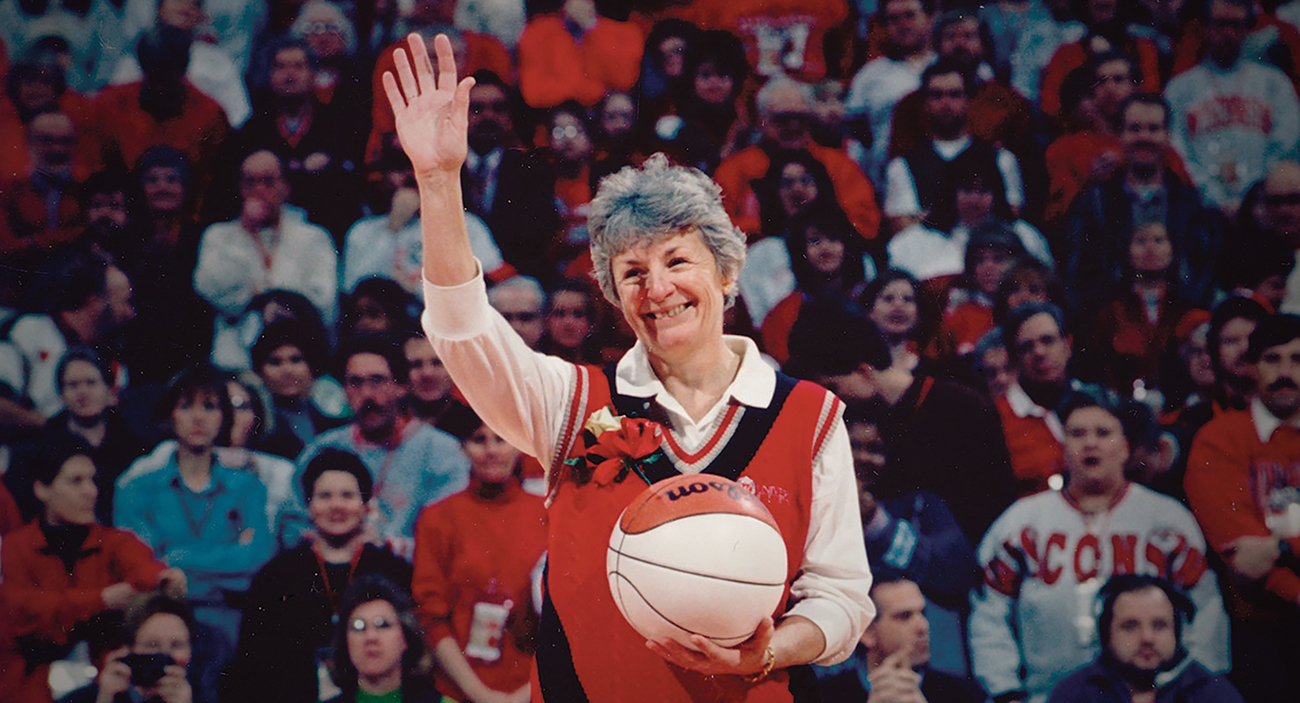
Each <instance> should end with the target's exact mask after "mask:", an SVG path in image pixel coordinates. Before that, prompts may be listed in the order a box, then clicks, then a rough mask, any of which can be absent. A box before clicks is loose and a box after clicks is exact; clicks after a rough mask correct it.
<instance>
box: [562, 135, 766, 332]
mask: <svg viewBox="0 0 1300 703" xmlns="http://www.w3.org/2000/svg"><path fill="white" fill-rule="evenodd" d="M587 228H588V230H589V232H590V234H591V260H592V265H593V268H594V269H595V270H594V272H593V275H594V276H595V277H596V283H598V284H599V285H600V291H601V293H603V294H604V295H605V298H606V299H607V300H609V302H611V303H613V304H614V305H615V306H617V305H618V304H619V303H618V291H617V290H615V287H614V272H613V267H612V263H613V259H614V257H615V256H618V255H619V254H621V253H623V252H625V251H627V250H628V249H631V248H633V247H636V246H639V245H642V244H645V243H647V242H649V241H651V240H655V239H659V238H661V237H668V236H672V235H676V234H680V233H682V232H688V231H691V230H694V231H696V232H699V233H700V237H701V238H702V239H703V240H704V244H705V245H706V246H708V248H709V251H710V252H712V253H713V259H714V261H715V262H717V265H718V271H719V272H721V273H722V277H723V278H725V279H726V280H728V281H735V280H737V279H738V278H739V277H740V269H741V268H742V267H743V266H744V265H745V235H744V233H743V232H741V231H740V230H739V229H737V228H736V226H735V225H733V224H731V218H730V217H729V216H728V215H727V211H726V210H724V209H723V207H722V188H721V187H719V186H718V184H717V183H714V182H713V180H712V179H710V178H709V177H708V176H706V175H704V174H703V173H702V172H700V171H699V170H697V169H694V168H688V167H685V166H673V165H672V164H670V163H668V158H667V157H666V156H664V155H663V154H655V155H654V156H651V157H650V158H649V159H647V160H646V162H645V164H644V165H642V166H641V167H640V168H636V167H634V166H627V167H625V168H623V169H622V170H620V171H619V172H618V173H615V174H613V175H611V176H609V177H607V178H605V179H604V180H603V181H601V182H600V188H599V190H597V192H596V197H595V198H593V199H592V201H591V206H590V210H589V212H588V217H587ZM735 298H736V294H735V292H734V287H733V290H732V291H729V292H728V293H727V305H728V306H730V305H731V304H732V303H733V302H735Z"/></svg>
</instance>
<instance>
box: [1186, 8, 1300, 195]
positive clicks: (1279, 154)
mask: <svg viewBox="0 0 1300 703" xmlns="http://www.w3.org/2000/svg"><path fill="white" fill-rule="evenodd" d="M1252 26H1254V9H1253V3H1251V2H1250V1H1249V0H1212V2H1210V4H1209V17H1208V19H1207V22H1206V35H1205V43H1206V56H1205V59H1204V60H1203V61H1202V62H1201V63H1200V64H1199V65H1197V66H1196V67H1194V68H1192V69H1190V70H1188V71H1185V72H1183V73H1181V74H1179V75H1178V76H1176V77H1175V78H1174V79H1173V80H1171V81H1169V85H1168V87H1167V88H1165V99H1166V100H1167V101H1168V102H1169V108H1170V113H1171V116H1172V118H1173V119H1172V120H1171V124H1170V141H1171V143H1172V144H1173V146H1174V149H1176V150H1177V151H1178V153H1179V154H1180V155H1181V156H1182V157H1183V160H1184V161H1185V162H1186V164H1187V171H1188V173H1190V174H1191V176H1192V181H1193V182H1194V183H1195V185H1196V187H1197V188H1198V189H1199V190H1200V191H1201V197H1202V199H1204V200H1205V202H1207V203H1209V204H1212V205H1214V206H1216V207H1218V208H1219V209H1220V210H1223V211H1224V212H1225V213H1227V214H1229V215H1232V214H1233V213H1235V212H1236V210H1237V207H1238V206H1239V205H1240V203H1241V198H1242V196H1244V195H1245V193H1246V190H1247V189H1249V188H1250V187H1251V186H1252V185H1253V184H1254V183H1255V182H1256V181H1258V180H1260V179H1261V178H1263V177H1264V175H1265V174H1267V173H1268V170H1269V168H1271V167H1272V165H1273V164H1274V163H1276V162H1277V161H1278V160H1279V159H1282V158H1285V157H1287V156H1288V155H1290V154H1292V153H1293V152H1294V150H1295V148H1296V142H1297V140H1300V100H1297V98H1296V92H1295V87H1294V86H1293V85H1292V84H1291V81H1290V80H1289V79H1287V77H1286V75H1285V74H1283V73H1282V72H1281V71H1279V70H1277V69H1275V68H1271V67H1268V66H1264V65H1262V64H1258V63H1255V62H1253V61H1249V60H1247V59H1245V58H1243V57H1242V56H1241V46H1242V43H1243V42H1244V41H1245V38H1246V36H1247V34H1248V33H1249V31H1250V28H1251V27H1252Z"/></svg>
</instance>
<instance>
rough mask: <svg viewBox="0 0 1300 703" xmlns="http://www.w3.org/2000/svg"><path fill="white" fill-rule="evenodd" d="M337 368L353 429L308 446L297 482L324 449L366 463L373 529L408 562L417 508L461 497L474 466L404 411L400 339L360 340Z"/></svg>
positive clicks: (452, 442) (448, 439) (442, 435)
mask: <svg viewBox="0 0 1300 703" xmlns="http://www.w3.org/2000/svg"><path fill="white" fill-rule="evenodd" d="M339 367H340V369H341V370H342V379H343V389H344V392H345V393H346V395H347V399H348V406H349V407H350V408H351V409H352V423H351V424H348V425H344V426H343V427H340V428H338V429H335V430H331V431H329V432H326V433H324V434H322V435H320V436H318V437H317V438H316V439H315V441H313V442H312V443H311V444H309V445H307V448H306V449H304V450H303V452H302V454H301V455H300V456H299V457H298V475H299V476H301V475H302V472H303V471H305V470H306V467H307V464H308V463H309V462H310V461H311V460H312V458H313V457H315V456H316V454H317V453H318V452H319V451H320V450H321V449H324V448H325V447H338V448H342V449H346V450H348V451H351V452H353V453H354V454H356V455H357V456H359V457H361V460H362V461H363V462H364V463H365V465H366V467H367V468H368V469H370V474H371V477H372V478H373V479H374V488H373V490H372V492H371V495H372V497H371V510H370V521H371V525H370V526H371V527H373V528H374V531H375V532H376V533H377V534H379V535H380V536H381V537H382V538H383V539H384V540H385V541H386V542H387V544H388V546H389V548H390V549H392V550H393V551H394V552H396V553H397V554H399V555H401V556H403V557H406V558H407V559H410V557H411V555H412V553H413V549H414V546H415V545H414V534H415V518H416V517H417V516H418V515H419V512H420V509H421V508H423V507H424V506H425V505H426V504H428V503H432V502H434V501H437V500H441V499H442V498H445V497H447V496H449V495H451V494H453V493H457V492H459V491H462V490H464V489H465V487H466V486H468V485H469V460H468V459H466V458H465V455H464V453H463V452H462V451H461V449H460V442H458V441H456V439H455V438H454V437H452V436H451V435H449V434H447V433H446V432H443V431H442V430H439V429H435V428H434V427H433V426H432V425H429V424H427V423H425V422H423V421H421V420H418V419H415V418H413V417H411V415H410V412H409V411H408V409H407V407H406V404H405V398H406V395H407V387H406V386H407V382H408V366H407V361H406V356H405V354H403V352H402V348H401V346H400V345H399V344H398V342H397V340H395V339H393V338H391V337H389V336H386V335H377V336H366V337H360V338H358V339H356V340H354V341H353V342H351V343H350V344H348V345H346V346H345V347H344V348H343V349H342V350H341V353H340V355H339ZM303 503H304V504H305V500H304V501H303Z"/></svg>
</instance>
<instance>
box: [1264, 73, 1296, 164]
mask: <svg viewBox="0 0 1300 703" xmlns="http://www.w3.org/2000/svg"><path fill="white" fill-rule="evenodd" d="M1270 79H1271V82H1272V83H1273V86H1272V89H1271V90H1270V91H1269V92H1271V93H1272V96H1271V97H1270V98H1269V105H1270V106H1271V107H1272V108H1273V115H1272V117H1273V119H1272V121H1273V130H1272V132H1271V133H1270V134H1269V141H1270V142H1272V144H1271V145H1270V146H1271V147H1272V148H1271V149H1270V151H1271V152H1272V153H1271V154H1270V156H1271V157H1272V158H1275V159H1278V158H1293V157H1294V156H1295V153H1294V152H1295V149H1296V142H1297V141H1300V101H1298V100H1297V98H1296V91H1295V86H1294V85H1293V84H1292V83H1291V81H1289V80H1287V78H1286V76H1284V75H1283V74H1281V73H1278V72H1274V73H1273V74H1272V75H1271V76H1270Z"/></svg>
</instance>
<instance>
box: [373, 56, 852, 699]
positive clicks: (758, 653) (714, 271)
mask: <svg viewBox="0 0 1300 703" xmlns="http://www.w3.org/2000/svg"><path fill="white" fill-rule="evenodd" d="M434 44H435V47H436V49H437V53H438V65H439V67H440V68H441V73H440V75H438V76H437V78H436V80H435V75H434V70H433V67H432V65H431V62H430V60H429V57H428V53H427V50H426V48H425V45H424V42H423V40H422V39H421V38H419V37H418V36H416V35H412V37H411V40H410V54H411V55H413V56H412V57H413V59H414V70H413V69H412V62H411V61H410V60H409V59H408V53H407V50H405V49H399V50H398V55H397V57H396V65H397V75H396V76H394V75H392V74H391V73H390V74H385V76H384V87H385V90H386V92H387V95H388V98H389V101H390V103H391V104H392V106H393V111H394V114H395V116H396V120H397V129H398V134H399V136H400V138H401V141H402V146H403V148H404V149H405V150H406V152H407V154H408V155H409V156H410V158H411V163H412V164H413V165H414V166H415V173H416V179H417V181H418V183H419V187H420V197H421V207H422V211H423V212H425V213H426V214H427V216H426V217H425V218H424V220H423V222H424V251H425V253H426V257H425V259H424V275H425V279H426V281H425V301H426V306H427V307H426V309H425V313H424V318H423V322H424V328H425V331H426V332H427V334H428V335H429V337H430V339H431V340H432V343H433V345H434V347H435V349H436V350H437V352H438V356H439V357H440V358H441V359H442V360H443V362H444V364H445V365H446V367H447V369H448V370H449V371H450V372H451V375H452V377H453V378H454V379H455V381H456V384H457V387H458V388H460V390H461V391H462V393H463V394H464V395H465V398H466V399H467V400H468V401H469V403H470V405H471V406H473V408H474V410H475V411H476V412H478V413H479V415H480V416H482V418H483V419H484V421H485V422H486V423H487V424H488V425H489V426H490V427H492V429H493V430H495V431H496V432H498V433H499V434H500V435H501V436H502V437H504V438H505V439H506V440H507V441H509V442H510V443H511V444H513V445H514V446H516V447H518V448H519V449H521V450H523V451H525V452H527V453H529V454H531V455H533V456H535V457H537V458H538V459H539V460H540V461H541V462H542V464H543V465H544V466H546V467H547V486H548V501H549V508H548V514H547V516H548V528H549V531H550V538H549V544H550V551H549V555H548V560H549V564H548V567H547V571H548V575H547V576H546V577H545V579H544V581H545V584H544V593H545V595H544V597H543V598H542V601H543V607H542V613H541V624H540V628H539V635H538V638H539V641H538V645H537V671H538V680H539V686H536V687H534V690H533V692H532V695H533V700H548V701H572V700H587V701H592V702H593V703H596V702H600V701H619V700H628V699H629V697H636V698H653V699H654V700H657V701H692V700H718V699H720V698H722V699H726V700H737V701H739V700H750V701H760V700H761V701H779V700H784V701H790V700H793V698H792V696H794V694H793V693H792V692H791V691H792V689H793V690H794V691H801V690H805V689H807V688H809V687H811V686H812V677H811V672H810V671H809V670H808V669H807V667H806V666H804V665H806V664H809V663H812V662H816V663H819V664H830V663H834V662H837V661H841V660H843V659H844V658H845V657H847V656H848V655H849V654H850V653H851V652H852V650H853V647H854V645H855V644H856V643H857V640H858V638H859V637H860V636H861V635H862V632H863V630H864V629H865V628H866V625H867V623H868V622H869V621H870V619H871V616H872V614H873V613H874V608H873V607H872V605H871V602H870V599H869V598H868V597H867V592H868V589H869V587H870V582H871V577H870V573H869V571H868V568H867V562H866V556H865V549H864V547H863V542H862V528H861V521H860V518H859V515H858V509H857V503H856V499H855V491H854V485H855V484H854V477H853V464H852V456H851V453H850V450H849V442H848V434H847V432H846V431H845V429H844V423H843V420H842V419H841V416H840V411H841V405H840V403H839V401H838V400H837V399H836V398H835V397H834V396H833V395H831V394H830V393H829V392H827V391H826V390H825V389H823V388H821V387H819V386H816V385H813V384H811V383H806V382H800V381H796V380H795V379H792V378H790V377H788V376H784V375H781V374H778V373H776V372H774V371H773V370H772V369H771V367H769V366H768V365H767V364H766V363H764V362H763V360H762V358H761V356H760V354H759V352H758V348H757V347H756V346H755V345H754V343H753V342H752V341H751V340H749V339H746V338H742V337H731V336H726V335H724V334H723V333H722V319H723V312H724V311H725V310H726V308H727V306H728V305H730V304H731V302H732V301H733V299H734V296H735V289H736V279H737V277H738V275H739V271H740V268H741V266H742V264H743V263H744V254H743V251H744V238H743V236H742V235H741V234H740V233H739V232H738V231H737V230H736V229H735V228H734V227H733V226H732V225H731V222H730V221H729V219H728V218H727V215H726V212H725V211H724V210H723V208H722V201H721V198H720V192H719V189H718V187H717V186H716V185H714V184H713V183H711V182H710V181H709V180H708V179H707V178H706V177H705V176H704V175H703V174H701V173H699V172H698V171H694V170H691V169H686V168H682V167H675V166H671V165H669V164H668V162H667V160H666V159H664V158H663V157H658V158H652V159H651V160H650V161H649V162H648V163H647V164H646V166H645V167H643V168H641V169H633V168H628V169H624V170H623V171H621V172H620V173H618V174H616V175H614V176H612V177H610V178H609V179H607V180H606V181H604V183H602V185H601V187H600V190H599V192H598V194H597V196H596V198H595V199H594V200H593V201H592V207H591V215H590V220H589V226H590V229H591V238H592V258H593V261H594V265H595V268H596V271H597V273H596V277H597V280H598V282H599V283H600V286H601V289H602V291H603V293H604V295H605V296H606V297H607V298H608V299H609V300H610V301H611V302H612V303H614V304H615V305H616V306H617V307H618V308H619V310H620V311H621V312H622V314H623V317H624V319H625V320H626V321H627V323H628V325H629V326H630V327H631V328H632V330H633V332H635V334H636V338H637V343H636V345H635V346H634V347H633V348H632V350H631V351H629V352H628V353H627V354H626V355H625V356H624V357H623V358H622V359H621V360H620V361H619V362H618V363H617V364H616V365H612V366H610V367H607V368H606V369H604V370H602V369H600V368H597V367H593V366H578V365H574V364H571V363H568V362H565V361H563V360H560V359H558V358H555V357H548V356H545V355H542V354H537V353H535V352H532V351H531V350H529V349H528V348H527V346H526V345H525V344H524V343H523V341H522V340H520V339H519V337H518V335H516V334H515V333H514V332H512V331H511V329H510V326H509V325H508V324H507V323H506V321H505V320H504V319H503V318H502V317H501V316H500V315H498V314H495V313H494V312H493V311H492V310H491V308H490V307H489V306H488V304H487V300H486V295H485V293H484V284H483V280H482V275H481V267H480V266H479V264H478V263H477V262H476V261H475V260H474V258H473V255H472V253H471V250H470V247H469V241H468V239H467V237H466V234H465V225H464V214H463V210H462V205H461V203H462V198H461V191H460V170H461V167H462V164H463V163H464V160H465V156H466V124H467V111H468V108H469V90H470V87H471V86H472V85H473V79H465V80H464V81H461V82H460V83H459V84H457V83H456V74H455V64H454V60H453V58H452V49H451V44H450V42H449V41H448V40H447V39H446V38H445V37H442V36H439V37H437V38H436V39H435V42H434ZM399 80H400V88H399ZM429 213H433V214H429ZM435 252H436V255H429V254H433V253H435ZM611 408H612V411H613V414H614V415H618V416H621V417H619V418H617V420H616V421H615V424H616V426H615V427H610V426H608V425H605V424H599V423H593V422H592V418H593V417H595V416H597V414H599V415H600V416H608V415H609V414H610V409H611ZM598 434H599V435H600V437H599V438H598V437H597V435H598ZM634 434H635V435H636V438H637V439H639V440H641V441H638V442H636V444H638V445H641V447H640V449H638V450H636V451H631V452H628V453H627V454H626V456H623V457H621V458H622V459H623V461H622V462H621V465H622V466H625V467H632V466H635V467H636V471H635V472H633V471H630V470H623V471H617V470H616V471H612V472H607V471H606V470H604V469H603V468H597V469H593V468H592V466H593V465H595V464H596V462H594V461H593V462H591V464H589V463H588V462H587V460H586V458H587V455H586V452H587V445H588V441H592V442H595V441H600V440H601V438H603V439H604V440H605V441H615V442H622V443H629V441H630V440H631V439H633V437H632V435H634ZM580 440H581V441H580ZM614 465H615V462H609V463H608V464H606V466H614ZM699 472H707V473H712V474H716V475H722V476H726V477H728V478H731V479H733V480H734V479H738V480H739V481H740V482H741V483H742V485H745V486H747V487H749V488H751V489H752V490H753V491H754V492H755V494H756V495H758V496H759V497H760V499H762V500H763V502H764V504H765V505H766V506H767V507H768V509H769V510H770V511H771V512H772V513H773V515H774V516H775V518H776V521H777V523H778V524H779V525H780V527H781V531H782V533H783V535H784V537H785V541H786V548H787V550H788V553H789V555H790V559H789V562H788V573H787V575H788V583H789V584H790V587H789V589H788V590H787V593H786V598H785V599H784V600H783V606H782V607H780V608H778V609H777V611H776V612H774V613H772V616H771V617H770V618H767V619H765V620H764V621H763V623H762V624H760V625H759V627H758V630H757V631H756V632H755V633H754V635H753V636H752V637H751V638H750V639H749V640H747V641H745V642H743V643H741V644H739V645H737V646H735V647H732V648H724V647H721V646H719V645H717V644H715V643H714V642H713V641H711V640H708V639H706V638H703V637H700V636H698V635H692V636H690V637H689V638H687V637H683V638H682V639H681V640H680V641H674V640H664V641H651V642H647V641H646V640H645V639H644V638H643V637H641V636H640V635H638V634H637V633H636V632H635V631H634V630H633V629H632V628H631V626H629V625H628V624H627V623H626V622H625V621H624V620H623V618H622V617H621V616H620V614H619V612H618V610H617V608H616V607H615V604H614V602H613V600H612V598H611V596H610V593H609V587H608V581H607V576H606V573H605V552H606V548H607V545H608V538H609V534H610V531H611V529H612V527H613V525H614V523H615V521H616V520H617V518H618V515H619V513H620V512H621V511H622V510H623V508H624V506H626V505H627V504H628V503H629V502H630V501H631V500H632V499H633V498H635V497H636V496H637V495H638V494H639V493H641V492H642V491H643V490H644V489H645V488H646V485H647V484H648V483H653V482H655V481H658V480H662V479H666V478H669V477H671V476H675V475H678V474H682V473H686V474H691V473H699ZM633 692H635V693H633Z"/></svg>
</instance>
